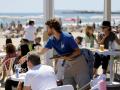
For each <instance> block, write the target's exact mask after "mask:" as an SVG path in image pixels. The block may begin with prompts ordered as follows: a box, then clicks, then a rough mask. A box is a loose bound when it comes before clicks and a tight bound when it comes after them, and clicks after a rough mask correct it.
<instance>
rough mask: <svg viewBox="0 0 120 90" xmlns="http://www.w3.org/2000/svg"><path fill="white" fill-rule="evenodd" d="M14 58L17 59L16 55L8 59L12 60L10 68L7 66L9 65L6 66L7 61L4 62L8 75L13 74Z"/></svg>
mask: <svg viewBox="0 0 120 90" xmlns="http://www.w3.org/2000/svg"><path fill="white" fill-rule="evenodd" d="M14 60H15V57H13V58H10V59H9V60H7V61H10V63H9V67H8V68H7V66H6V62H5V63H4V64H3V65H4V67H5V70H6V73H7V76H9V75H11V74H12V73H13V71H12V66H13V63H14Z"/></svg>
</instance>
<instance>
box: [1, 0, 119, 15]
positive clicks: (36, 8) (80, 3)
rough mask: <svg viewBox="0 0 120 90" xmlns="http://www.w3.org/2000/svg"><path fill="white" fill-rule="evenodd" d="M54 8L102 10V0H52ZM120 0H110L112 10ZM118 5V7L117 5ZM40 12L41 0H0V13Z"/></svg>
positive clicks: (115, 9)
mask: <svg viewBox="0 0 120 90" xmlns="http://www.w3.org/2000/svg"><path fill="white" fill-rule="evenodd" d="M54 4H55V5H54V7H55V9H56V10H61V9H62V10H95V11H103V8H104V0H54ZM119 4H120V0H112V11H120V6H119ZM118 6H119V7H118ZM21 12H22V13H30V12H32V13H39V12H40V13H41V12H43V0H0V13H21Z"/></svg>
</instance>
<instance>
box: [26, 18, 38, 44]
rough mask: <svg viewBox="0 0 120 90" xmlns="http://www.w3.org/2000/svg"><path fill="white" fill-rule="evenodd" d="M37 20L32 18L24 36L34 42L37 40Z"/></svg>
mask: <svg viewBox="0 0 120 90" xmlns="http://www.w3.org/2000/svg"><path fill="white" fill-rule="evenodd" d="M34 24H35V22H34V21H32V20H30V21H29V25H28V26H27V27H26V28H25V30H24V31H25V32H24V38H25V39H27V40H29V41H31V42H33V41H34V40H35V35H36V28H35V27H34Z"/></svg>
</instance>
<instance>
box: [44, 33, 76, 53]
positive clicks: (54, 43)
mask: <svg viewBox="0 0 120 90" xmlns="http://www.w3.org/2000/svg"><path fill="white" fill-rule="evenodd" d="M45 48H48V49H52V48H54V49H55V50H56V52H57V53H58V54H60V55H65V54H71V53H73V51H74V50H75V49H76V48H78V45H77V43H76V42H75V40H74V38H73V36H72V35H71V34H69V33H67V32H62V33H61V36H60V39H59V40H57V39H56V38H55V37H54V36H51V37H49V39H48V41H47V44H46V45H45Z"/></svg>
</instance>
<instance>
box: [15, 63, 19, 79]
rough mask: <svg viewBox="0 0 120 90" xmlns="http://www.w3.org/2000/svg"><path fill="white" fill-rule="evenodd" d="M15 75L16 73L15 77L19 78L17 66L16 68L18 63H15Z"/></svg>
mask: <svg viewBox="0 0 120 90" xmlns="http://www.w3.org/2000/svg"><path fill="white" fill-rule="evenodd" d="M15 75H16V78H19V68H18V65H16V67H15Z"/></svg>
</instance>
